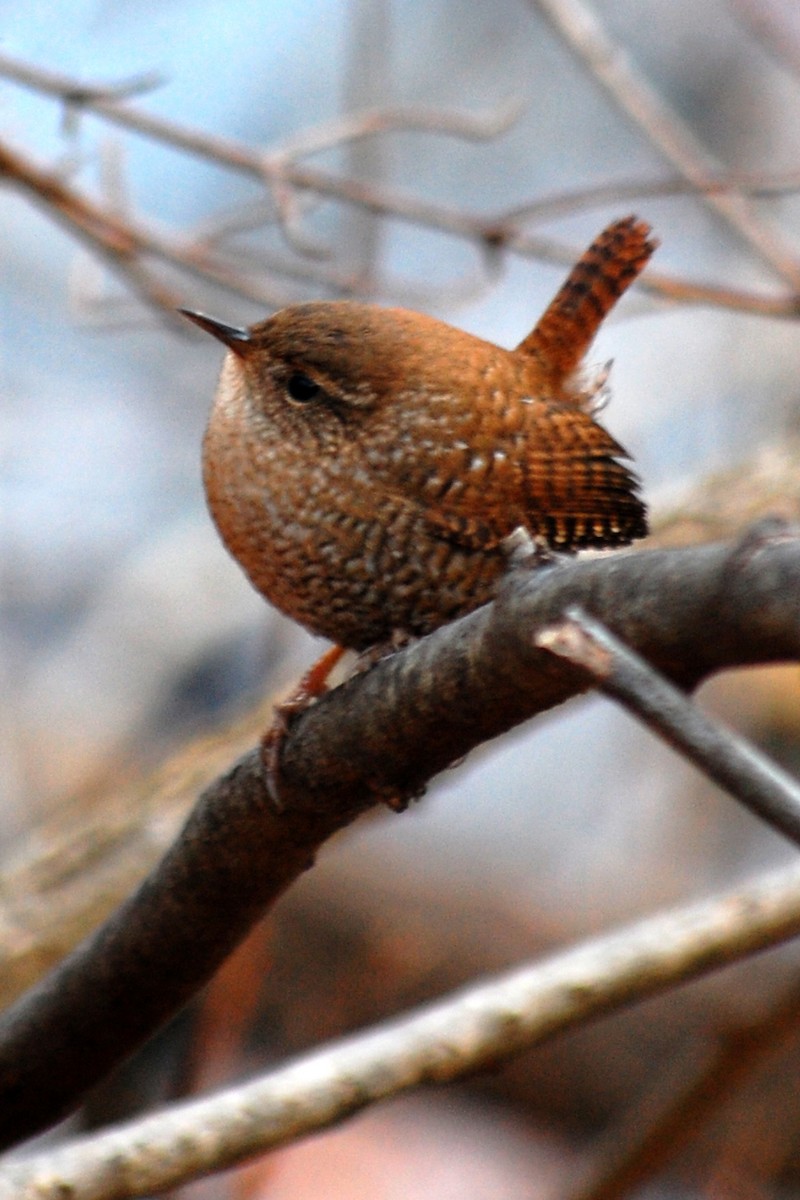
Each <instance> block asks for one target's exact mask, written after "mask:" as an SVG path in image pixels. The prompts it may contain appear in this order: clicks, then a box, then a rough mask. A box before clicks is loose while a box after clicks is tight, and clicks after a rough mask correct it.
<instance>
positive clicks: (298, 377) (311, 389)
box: [286, 371, 322, 404]
mask: <svg viewBox="0 0 800 1200" xmlns="http://www.w3.org/2000/svg"><path fill="white" fill-rule="evenodd" d="M286 391H287V393H288V395H289V398H290V399H291V400H297V401H298V403H300V404H306V403H307V402H308V401H309V400H315V399H316V398H317V396H318V395H319V394H320V392H321V391H322V388H321V387H320V385H319V384H318V383H317V382H316V381H315V380H314V379H312V378H311V376H310V375H306V374H304V372H303V371H293V372H292V374H291V375H290V376H289V378H288V379H287V380H286Z"/></svg>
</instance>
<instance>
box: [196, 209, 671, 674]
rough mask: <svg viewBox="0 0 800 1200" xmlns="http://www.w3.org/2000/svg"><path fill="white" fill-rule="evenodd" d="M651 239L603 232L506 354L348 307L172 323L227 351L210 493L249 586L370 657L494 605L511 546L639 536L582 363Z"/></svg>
mask: <svg viewBox="0 0 800 1200" xmlns="http://www.w3.org/2000/svg"><path fill="white" fill-rule="evenodd" d="M651 232H652V231H651V229H650V227H649V225H647V224H646V223H644V222H643V221H640V220H638V219H637V218H636V217H633V216H629V217H624V218H622V219H619V220H617V221H614V222H613V223H612V224H610V225H609V226H608V227H607V228H606V229H604V230H603V232H602V233H601V234H600V235H599V236H598V237H597V238H596V239H595V241H594V242H592V244H591V245H590V246H589V248H588V249H587V250H586V251H585V253H584V254H583V255H582V257H581V258H580V259H579V261H578V262H577V263H576V264H575V266H574V267H573V268H572V270H571V271H570V272H569V274H568V276H567V278H566V280H565V282H564V284H563V285H562V287H561V288H560V289H559V291H558V292H557V294H556V296H555V298H554V299H553V301H552V302H551V304H550V305H549V306H548V308H547V309H546V311H545V312H544V314H543V316H542V317H541V318H540V320H539V321H538V322H537V323H536V325H535V326H534V328H533V330H532V331H531V332H530V333H529V334H528V335H527V336H526V337H525V338H524V339H523V340H522V341H521V342H520V343H519V345H518V346H517V347H516V348H515V349H511V350H509V349H504V348H502V347H500V346H497V345H495V344H493V343H492V342H489V341H485V340H483V339H481V338H479V337H476V336H473V335H471V334H469V333H466V332H464V331H462V330H459V329H457V328H455V327H453V326H451V325H448V324H446V323H444V322H442V321H439V320H437V319H435V318H433V317H431V316H427V315H424V314H422V313H417V312H411V311H409V310H406V309H402V308H391V307H380V306H378V305H373V304H366V303H359V302H356V301H350V300H321V301H309V302H305V303H299V304H294V305H291V306H289V307H287V308H284V309H282V310H280V311H278V312H276V313H274V314H273V315H272V316H270V317H268V318H267V319H266V320H263V321H261V322H259V323H257V324H255V325H252V326H250V327H247V328H245V327H239V326H233V325H227V324H224V323H223V322H222V321H219V320H217V319H215V318H213V317H209V316H207V315H205V314H203V313H200V312H197V311H194V310H191V309H182V310H181V311H182V312H183V313H184V314H185V315H186V316H187V317H188V318H189V319H190V320H192V321H193V322H194V323H195V324H196V325H198V326H199V327H200V328H201V329H203V330H205V331H206V332H207V333H210V334H211V335H212V336H213V337H215V338H216V339H217V340H219V341H220V342H222V343H223V345H224V346H225V347H226V351H227V352H226V354H225V358H224V361H223V365H222V372H221V376H220V379H219V384H218V387H217V391H216V395H215V398H214V402H213V406H212V409H211V415H210V417H209V421H208V426H207V429H206V433H205V437H204V441H203V479H204V485H205V491H206V496H207V500H208V506H209V509H210V512H211V515H212V517H213V520H214V522H215V523H216V526H217V529H218V531H219V533H220V535H221V538H222V540H223V542H224V543H225V545H226V546H227V548H228V550H229V551H230V553H231V554H232V555H233V557H234V558H235V559H236V560H237V561H238V562H239V564H240V565H241V567H242V568H243V569H244V571H245V573H246V574H247V576H248V577H249V579H250V580H251V582H252V583H253V585H254V586H255V588H256V589H257V590H258V591H259V592H260V593H261V594H262V595H263V596H264V597H265V598H266V599H267V600H268V601H269V602H270V603H272V604H273V605H275V606H276V607H277V608H278V609H280V610H281V611H283V612H284V613H286V614H288V616H290V617H292V618H293V619H294V620H295V621H298V622H299V623H300V624H302V625H303V626H305V627H306V628H307V629H309V630H310V631H311V632H312V633H314V634H317V635H321V636H323V637H326V638H328V639H330V640H331V641H333V642H334V643H336V644H337V645H338V646H340V647H347V648H352V649H354V650H356V651H359V652H364V651H367V650H368V649H369V648H370V647H374V646H376V645H380V644H382V643H388V642H390V641H391V640H392V639H393V638H394V639H397V638H409V637H412V638H415V637H419V636H424V635H425V634H427V633H430V632H431V631H433V630H434V629H436V628H438V627H439V626H441V625H443V624H445V623H447V622H449V621H452V620H454V619H455V618H457V617H460V616H462V615H465V614H466V613H469V612H471V611H472V610H473V609H475V608H477V607H479V606H480V605H482V604H485V603H486V602H488V601H489V600H491V599H492V598H493V596H494V595H495V594H496V591H497V589H498V586H499V584H500V581H501V580H502V578H503V576H504V574H505V573H506V571H507V570H508V561H509V544H510V542H513V540H514V537H515V535H517V534H519V533H522V534H524V535H525V536H528V537H530V538H531V539H534V540H535V541H537V542H538V543H540V544H546V545H547V546H549V547H551V548H552V549H553V550H554V551H562V552H569V553H572V552H575V551H578V550H580V549H583V548H585V547H591V548H600V549H602V548H613V547H620V546H625V545H628V544H629V543H631V542H632V541H634V540H635V539H637V538H641V537H644V536H645V534H646V533H647V514H646V507H645V504H644V501H643V499H642V497H641V494H640V484H639V480H638V479H637V477H636V475H635V474H634V472H633V471H632V470H631V468H630V466H629V465H628V459H629V455H628V454H627V452H626V451H625V450H624V449H623V447H622V446H621V445H620V444H619V443H618V442H617V441H615V439H614V438H613V437H612V436H611V434H609V433H608V432H607V431H606V429H605V428H604V427H603V425H601V424H600V423H599V421H598V420H597V410H598V407H599V401H600V400H601V399H602V397H603V395H604V393H605V372H603V371H601V372H600V374H599V375H598V374H597V373H595V375H594V376H593V375H592V373H591V372H589V371H587V369H586V368H585V367H584V357H585V355H586V353H587V351H588V349H589V347H590V345H591V343H592V340H593V338H594V336H595V334H596V332H597V329H598V328H599V326H600V324H601V322H602V320H603V319H604V317H605V316H606V314H607V313H608V312H609V311H610V309H611V308H612V307H613V306H614V304H615V303H616V302H617V300H618V299H619V297H620V296H621V295H622V294H623V292H624V291H625V290H626V289H627V288H628V287H629V286H630V284H631V283H632V282H633V281H634V279H635V278H636V277H637V276H638V275H639V274H640V272H641V271H642V269H643V268H644V266H645V264H646V263H647V261H648V259H649V258H650V256H651V254H652V253H653V251H654V249H655V248H656V245H657V242H656V241H655V240H654V239H653V238H652V237H651Z"/></svg>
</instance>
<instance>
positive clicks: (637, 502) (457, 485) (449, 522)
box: [371, 398, 647, 550]
mask: <svg viewBox="0 0 800 1200" xmlns="http://www.w3.org/2000/svg"><path fill="white" fill-rule="evenodd" d="M435 418H436V414H435V411H434V412H432V413H429V414H428V415H427V416H426V417H423V418H420V417H419V416H417V419H416V420H414V421H413V422H408V423H407V424H405V425H403V424H402V423H401V424H400V425H398V424H397V423H395V425H394V427H393V431H392V437H391V439H389V440H388V441H387V443H386V444H385V445H384V446H383V447H381V445H380V440H379V439H378V440H377V441H376V444H375V450H374V451H373V453H372V456H371V468H372V470H373V472H374V473H375V475H376V476H377V477H378V478H377V479H376V483H379V484H380V486H381V487H383V488H385V489H388V490H389V491H390V492H391V493H392V494H393V495H394V496H395V497H396V498H397V499H398V500H402V501H403V502H404V503H406V504H411V505H413V506H414V507H415V508H416V510H417V512H418V513H419V514H420V515H421V516H422V517H423V518H424V520H425V522H426V523H427V524H428V525H430V526H431V528H432V529H433V530H435V531H436V533H437V534H439V535H440V536H442V537H445V538H447V539H448V540H451V541H454V542H456V543H458V544H460V545H463V546H465V547H468V548H470V549H476V550H478V549H490V548H492V547H494V546H497V545H498V544H499V543H500V542H501V541H502V540H503V539H504V538H505V537H507V536H508V534H509V533H511V532H512V530H514V529H516V528H517V527H518V526H520V525H522V526H523V527H524V528H526V529H527V530H528V531H529V532H530V533H532V534H534V535H539V536H541V537H544V538H545V539H546V540H547V542H548V543H549V544H550V545H552V546H554V547H555V548H559V547H561V548H563V549H577V548H580V547H582V546H613V545H625V544H627V543H629V542H630V541H632V540H633V539H634V538H637V537H642V536H643V535H644V534H645V533H646V531H647V526H646V516H645V508H644V504H643V502H642V500H641V498H640V497H639V494H638V480H637V478H636V476H635V475H634V474H633V472H632V471H631V470H630V469H629V468H628V467H627V466H626V465H625V464H624V461H622V460H624V459H626V458H627V454H626V452H625V451H624V450H623V448H622V447H621V446H620V445H619V444H618V443H617V442H616V441H615V440H614V439H613V438H612V437H611V435H610V434H609V433H607V432H606V430H605V429H604V428H603V427H602V426H601V425H598V424H597V422H596V421H595V420H594V419H593V418H592V417H591V416H590V415H589V414H588V413H586V412H584V411H582V410H581V409H578V408H575V407H574V406H572V405H568V404H563V403H558V402H546V401H541V400H536V401H530V400H526V399H525V398H523V399H522V400H521V401H519V402H518V404H517V406H516V408H515V410H513V411H511V412H509V413H507V414H506V418H505V421H504V422H500V423H498V422H497V421H495V420H493V419H492V418H493V414H492V413H489V414H486V413H479V414H476V413H474V412H472V413H470V412H467V414H466V417H465V418H463V419H459V420H458V421H457V422H456V423H455V434H454V433H453V424H454V422H453V420H452V414H451V417H450V420H449V421H447V422H445V421H437V420H436V419H435ZM443 428H447V429H448V431H449V432H448V435H447V436H446V437H444V436H443V435H442V429H443Z"/></svg>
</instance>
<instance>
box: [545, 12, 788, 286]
mask: <svg viewBox="0 0 800 1200" xmlns="http://www.w3.org/2000/svg"><path fill="white" fill-rule="evenodd" d="M531 3H532V4H533V6H534V7H535V8H536V9H538V11H539V12H541V13H542V14H543V16H545V17H546V18H547V20H548V21H549V22H550V24H551V25H552V26H553V27H554V28H555V29H556V31H557V32H558V33H559V34H560V36H561V37H562V38H563V39H564V41H565V42H566V44H567V45H568V46H569V48H570V49H571V50H572V52H573V53H574V54H575V55H576V56H577V57H578V59H579V60H580V62H581V63H582V64H583V65H584V66H585V67H586V68H587V69H588V70H589V71H590V72H591V74H592V76H593V77H594V79H595V80H596V81H597V82H598V83H599V84H600V86H601V87H602V88H603V89H604V91H605V92H606V93H607V94H608V95H609V96H610V97H611V99H612V100H613V101H614V103H615V104H616V105H617V107H618V108H619V109H620V110H621V111H622V112H623V113H625V114H626V116H628V117H629V118H630V119H631V121H633V123H634V125H635V126H636V128H637V129H639V130H641V131H642V132H643V133H644V134H645V136H646V137H647V138H648V140H649V141H650V143H651V144H652V145H653V146H655V148H656V149H657V150H658V151H659V152H660V153H661V154H663V155H664V157H665V158H666V159H667V160H668V161H669V162H671V163H672V165H673V166H674V167H675V168H676V169H677V170H678V171H679V172H680V174H681V175H682V176H683V177H684V179H686V181H687V182H688V183H690V184H692V185H693V186H695V187H696V188H697V189H698V192H699V194H700V195H702V196H703V197H704V199H705V200H706V203H707V204H708V205H709V206H710V207H711V208H713V209H714V210H715V211H716V212H717V213H718V214H719V215H720V216H721V217H723V218H724V219H725V221H726V222H727V223H728V225H730V227H731V228H732V229H733V230H735V231H736V233H738V234H739V236H740V237H741V238H743V240H744V241H745V242H746V244H747V245H748V246H750V247H751V248H752V249H754V250H756V251H757V252H758V253H759V254H760V255H761V257H762V258H763V259H764V261H765V262H767V263H769V264H770V266H771V267H772V268H773V270H774V271H775V272H776V273H777V274H778V276H779V277H780V278H781V279H784V280H785V281H786V282H787V283H788V284H789V285H790V287H792V288H793V289H795V290H796V291H797V290H800V266H798V263H797V259H796V256H795V254H794V253H793V251H792V250H791V249H790V247H789V246H788V245H787V244H786V243H785V242H784V241H783V240H782V239H781V238H780V237H778V235H777V234H776V233H774V232H773V231H772V230H770V229H768V228H766V226H765V225H764V224H763V222H762V221H761V220H760V218H759V216H758V214H757V213H756V212H755V211H754V210H753V209H752V207H751V206H750V205H749V204H748V203H747V201H746V200H745V199H744V197H742V196H731V195H727V194H725V193H719V192H714V191H711V190H708V189H707V188H706V186H705V185H706V184H707V183H708V181H709V176H712V177H713V175H714V173H715V172H716V171H717V170H718V166H719V164H718V163H717V162H716V161H715V160H714V159H713V157H712V156H711V155H710V154H709V152H708V151H707V150H706V148H705V147H704V146H703V145H702V144H701V142H699V141H698V139H697V138H696V136H695V134H694V133H693V132H692V130H691V129H690V128H689V127H688V125H686V124H685V122H683V121H682V120H681V118H680V117H679V116H678V114H677V113H676V112H674V111H673V110H672V109H671V108H670V107H669V105H667V104H666V103H665V101H664V100H663V99H662V97H661V96H659V95H658V93H657V92H655V91H654V89H653V88H652V87H651V86H650V84H649V83H648V81H647V80H646V79H645V78H644V77H643V76H641V75H640V74H639V73H638V72H637V70H636V68H635V67H634V65H633V64H632V62H631V61H630V59H629V57H628V55H627V54H626V53H625V51H624V50H623V48H622V47H621V46H619V45H617V44H616V43H615V42H614V40H613V39H612V37H611V36H610V34H609V33H608V31H607V30H606V29H605V27H604V26H603V25H602V23H601V21H600V20H599V18H598V17H597V14H596V13H595V12H594V10H593V9H592V8H591V7H590V5H589V4H588V3H586V2H585V0H531Z"/></svg>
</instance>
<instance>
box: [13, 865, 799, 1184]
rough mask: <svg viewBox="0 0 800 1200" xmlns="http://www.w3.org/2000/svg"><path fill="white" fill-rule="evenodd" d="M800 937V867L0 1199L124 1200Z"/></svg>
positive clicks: (204, 1105)
mask: <svg viewBox="0 0 800 1200" xmlns="http://www.w3.org/2000/svg"><path fill="white" fill-rule="evenodd" d="M798 931H800V868H798V867H796V866H794V867H791V868H788V869H783V870H781V871H774V872H772V873H770V874H768V875H764V876H762V877H760V878H758V879H756V880H753V881H751V882H750V883H748V884H746V885H745V886H743V887H740V888H738V889H736V890H735V891H731V892H728V893H726V894H723V895H721V896H717V897H714V898H712V899H709V900H705V901H702V902H701V903H699V904H693V905H687V906H684V907H682V908H676V909H674V910H672V911H670V912H665V913H660V914H658V915H657V916H655V917H650V918H648V919H646V920H643V921H640V922H638V923H637V924H635V925H631V926H628V927H627V928H622V929H619V930H616V931H615V932H613V933H610V934H606V935H605V936H603V937H598V938H595V939H593V940H591V941H589V942H587V943H585V944H584V945H582V946H575V947H572V948H570V949H569V950H567V951H564V952H563V953H560V954H556V955H553V956H552V957H550V958H549V959H546V960H544V961H543V962H540V963H533V964H526V965H525V966H523V967H519V968H516V969H515V970H512V971H508V972H506V973H505V974H502V975H499V976H497V977H495V978H493V979H489V980H486V981H484V982H483V983H480V984H476V985H474V986H471V987H469V988H467V989H465V990H463V991H461V992H459V993H456V994H455V995H452V996H448V997H447V998H445V999H444V1000H440V1001H438V1002H437V1003H435V1004H431V1005H428V1006H427V1007H425V1008H424V1009H420V1010H418V1011H417V1012H413V1013H410V1014H406V1015H404V1016H402V1017H399V1018H395V1019H394V1020H392V1021H387V1022H385V1023H384V1024H382V1025H379V1026H377V1027H375V1028H373V1029H371V1030H368V1031H367V1032H365V1033H360V1034H358V1035H355V1036H352V1037H349V1038H346V1039H343V1040H342V1041H339V1042H336V1043H333V1044H332V1045H330V1046H327V1047H324V1048H323V1049H321V1050H317V1051H315V1052H314V1053H312V1054H308V1055H306V1056H305V1057H303V1058H301V1059H298V1060H297V1061H295V1062H294V1063H290V1064H289V1065H288V1066H286V1067H283V1068H282V1069H280V1070H278V1071H275V1072H273V1073H271V1074H269V1075H265V1076H263V1077H261V1078H259V1079H256V1080H255V1081H253V1082H250V1083H247V1084H244V1085H242V1086H239V1087H235V1088H230V1089H227V1090H225V1091H223V1092H220V1093H218V1094H217V1095H214V1096H211V1097H208V1098H203V1099H201V1100H193V1101H189V1102H185V1103H181V1104H176V1105H172V1106H171V1107H170V1108H168V1109H166V1110H162V1111H161V1112H159V1113H157V1114H154V1115H152V1116H148V1117H145V1118H143V1119H140V1120H137V1121H133V1122H130V1123H128V1124H126V1125H123V1126H120V1127H118V1128H116V1129H110V1130H107V1131H105V1132H102V1133H100V1134H96V1135H92V1136H89V1137H86V1138H81V1139H79V1140H77V1141H76V1142H75V1143H74V1144H72V1145H69V1146H66V1147H64V1148H62V1149H59V1150H56V1151H54V1152H52V1153H45V1154H43V1155H40V1156H38V1157H35V1158H33V1159H31V1160H29V1161H27V1162H26V1161H25V1160H24V1159H23V1160H20V1161H17V1162H15V1163H11V1164H9V1166H8V1167H6V1168H5V1170H0V1200H6V1198H7V1200H12V1198H13V1200H34V1197H35V1200H48V1198H52V1200H59V1198H61V1197H63V1196H65V1195H69V1196H70V1197H71V1200H112V1198H113V1200H122V1198H123V1197H132V1196H142V1195H149V1194H152V1192H154V1191H163V1190H164V1189H166V1188H168V1187H170V1186H175V1185H177V1184H180V1183H185V1182H187V1181H188V1180H190V1179H192V1178H196V1177H197V1176H198V1175H202V1174H205V1173H207V1172H208V1171H211V1170H220V1169H222V1168H224V1167H229V1166H232V1165H234V1164H235V1163H237V1162H241V1161H242V1159H244V1158H246V1157H248V1156H250V1155H253V1154H256V1153H259V1152H263V1151H265V1150H268V1149H273V1148H275V1147H276V1146H280V1145H284V1144H286V1143H287V1142H289V1141H293V1140H295V1139H297V1138H298V1137H300V1136H302V1135H304V1134H307V1133H311V1132H316V1131H319V1130H321V1129H325V1128H328V1127H330V1126H331V1125H333V1124H335V1123H337V1122H339V1121H341V1120H343V1119H344V1118H345V1117H347V1116H351V1115H352V1114H353V1113H356V1112H358V1111H360V1110H361V1109H362V1108H364V1107H365V1106H366V1105H368V1104H371V1103H374V1102H375V1101H378V1100H383V1099H386V1098H388V1097H390V1096H395V1095H398V1094H399V1093H401V1092H404V1091H408V1090H409V1089H410V1088H413V1087H418V1086H419V1085H420V1084H422V1083H432V1082H434V1083H444V1082H450V1081H452V1080H454V1079H458V1078H461V1077H463V1076H464V1075H466V1074H468V1073H472V1072H474V1071H476V1070H478V1069H480V1068H483V1067H487V1066H494V1065H495V1064H496V1063H497V1062H499V1061H502V1060H503V1059H505V1058H507V1057H509V1056H511V1055H514V1054H518V1053H520V1052H521V1051H522V1050H525V1049H528V1048H529V1047H531V1046H534V1045H537V1044H540V1043H541V1042H544V1041H545V1040H547V1039H548V1038H550V1037H553V1036H554V1035H555V1034H556V1033H560V1032H562V1031H564V1030H565V1029H568V1028H571V1027H573V1026H574V1025H576V1024H578V1023H581V1022H584V1021H586V1020H587V1019H588V1018H590V1017H594V1016H598V1015H599V1014H601V1013H606V1012H609V1011H611V1010H612V1009H615V1008H619V1007H621V1006H622V1005H623V1004H626V1003H629V1002H630V1001H631V1000H632V999H642V998H644V997H646V996H649V995H653V994H655V993H657V992H662V991H664V990H666V989H667V988H669V987H672V986H674V985H675V984H676V983H679V982H681V981H683V980H686V979H690V978H696V977H698V976H700V975H702V974H705V973H706V972H708V971H709V970H713V969H715V968H717V967H720V966H722V965H724V964H725V963H728V962H730V961H732V960H735V959H737V960H738V959H740V958H742V957H744V956H746V955H750V954H753V953H755V952H757V951H759V950H763V949H765V948H766V947H768V946H771V945H775V944H776V943H778V942H780V941H783V940H784V939H786V938H788V937H791V936H792V935H794V934H796V933H797V932H798Z"/></svg>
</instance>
